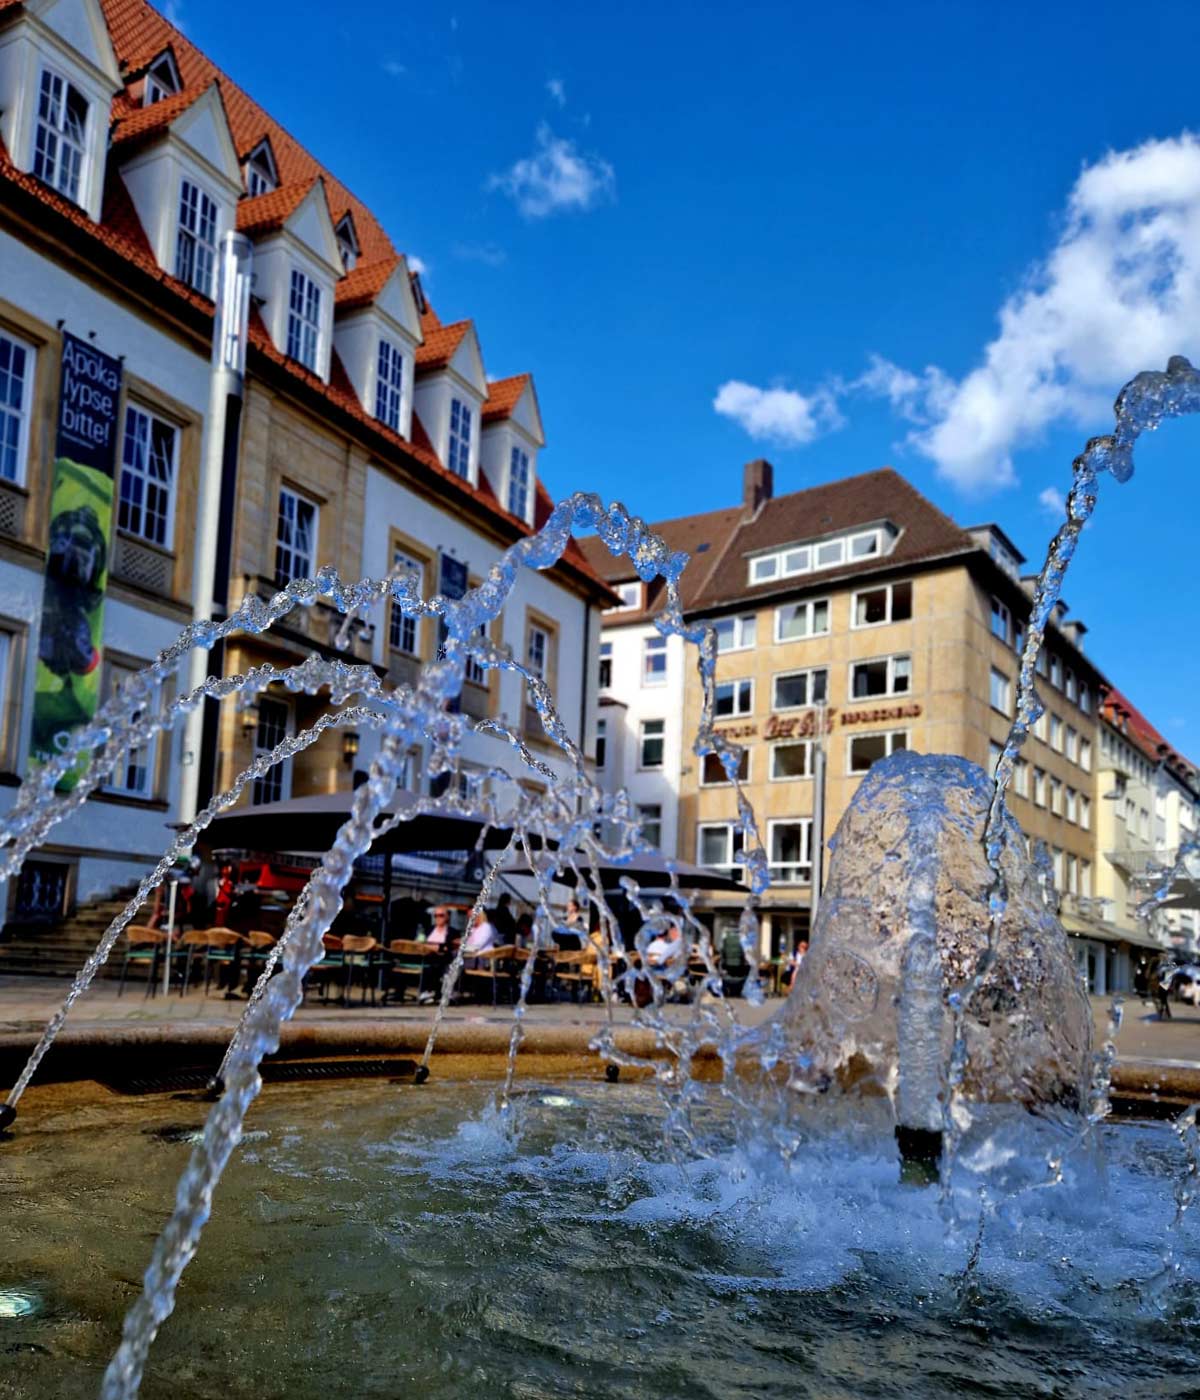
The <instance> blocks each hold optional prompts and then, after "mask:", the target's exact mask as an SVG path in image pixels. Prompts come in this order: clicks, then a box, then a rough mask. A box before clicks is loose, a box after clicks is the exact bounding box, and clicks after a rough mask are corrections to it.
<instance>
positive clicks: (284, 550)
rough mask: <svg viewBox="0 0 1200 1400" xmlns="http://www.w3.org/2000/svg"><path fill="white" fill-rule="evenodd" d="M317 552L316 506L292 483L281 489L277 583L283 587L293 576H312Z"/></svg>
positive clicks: (276, 569)
mask: <svg viewBox="0 0 1200 1400" xmlns="http://www.w3.org/2000/svg"><path fill="white" fill-rule="evenodd" d="M316 554H317V507H316V506H315V505H314V504H313V502H312V501H310V500H306V499H305V497H303V496H301V495H300V494H299V492H296V491H293V490H292V489H291V487H289V486H283V487H281V488H280V491H279V520H278V524H277V526H276V532H275V583H276V585H277V586H278V587H280V588H283V587H284V586H285V585H286V584H288V583H290V582H291V581H292V579H294V578H309V577H310V576H311V575H312V573H313V565H314V563H315V560H316Z"/></svg>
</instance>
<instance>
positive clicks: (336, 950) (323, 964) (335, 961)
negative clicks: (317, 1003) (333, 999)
mask: <svg viewBox="0 0 1200 1400" xmlns="http://www.w3.org/2000/svg"><path fill="white" fill-rule="evenodd" d="M322 941H323V942H324V944H325V952H324V953H323V954H322V956H321V961H320V962H318V963H314V964H313V965H312V967H310V968H309V970H308V973H307V975H306V976H305V978H304V985H303V987H302V989H301V998H302V1000H307V999H308V982H309V978H310V977H315V978H316V979H317V981H319V982H320V984H321V1000H322V1001H323V1002H326V1003H327V1002H328V1001H329V984H330V982H331V981H332V980H333V978H334V977H335V976H337V975H338V974H340V973H341V972H342V970H343V968H344V966H345V964H344V962H343V959H342V940H341V939H340V938H339V937H338V936H337V934H336V933H327V934H326V935H325V937H324V939H323V940H322Z"/></svg>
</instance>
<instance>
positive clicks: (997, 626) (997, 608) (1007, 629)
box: [992, 598, 1012, 646]
mask: <svg viewBox="0 0 1200 1400" xmlns="http://www.w3.org/2000/svg"><path fill="white" fill-rule="evenodd" d="M1011 635H1012V614H1011V613H1010V612H1009V611H1008V609H1007V608H1006V607H1005V606H1004V604H1003V603H1002V602H1001V601H1000V599H999V598H993V599H992V636H993V637H999V638H1000V640H1001V641H1002V642H1003V643H1004V645H1005V646H1007V645H1008V641H1009V638H1010V637H1011Z"/></svg>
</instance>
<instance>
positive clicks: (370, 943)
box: [342, 933, 383, 1006]
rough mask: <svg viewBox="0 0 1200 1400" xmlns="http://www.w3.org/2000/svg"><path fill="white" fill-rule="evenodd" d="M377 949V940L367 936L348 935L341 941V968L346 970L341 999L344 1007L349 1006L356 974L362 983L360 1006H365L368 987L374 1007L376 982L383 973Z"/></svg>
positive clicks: (381, 960)
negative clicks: (373, 975)
mask: <svg viewBox="0 0 1200 1400" xmlns="http://www.w3.org/2000/svg"><path fill="white" fill-rule="evenodd" d="M379 948H380V943H379V939H377V938H372V937H371V936H370V935H369V934H359V933H348V934H346V936H345V937H344V938H343V939H342V966H343V967H344V968H345V970H346V982H345V990H344V992H343V998H342V999H343V1001H344V1002H345V1004H346V1005H349V1004H350V1000H351V993H352V992H353V990H354V978H355V974H356V973H357V974H358V977H359V981H360V982H361V983H362V1003H361V1004H362V1005H363V1006H365V1005H366V1004H367V988H368V987H369V988H370V990H371V1005H372V1006H374V1005H375V991H376V982H377V981H378V980H379V977H380V976H381V975H382V971H383V959H382V958H380V957H379V956H378V955H377V954H378V950H379ZM372 973H374V974H375V977H374V979H372Z"/></svg>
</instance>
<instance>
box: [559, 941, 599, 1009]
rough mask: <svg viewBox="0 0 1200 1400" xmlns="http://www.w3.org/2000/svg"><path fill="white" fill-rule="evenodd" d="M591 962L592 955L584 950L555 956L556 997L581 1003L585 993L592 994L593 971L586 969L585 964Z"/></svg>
mask: <svg viewBox="0 0 1200 1400" xmlns="http://www.w3.org/2000/svg"><path fill="white" fill-rule="evenodd" d="M590 961H591V958H590V955H589V954H588V953H586V952H584V951H583V950H582V949H581V950H579V951H578V952H575V951H570V952H562V953H555V954H554V973H553V982H552V986H553V988H554V994H555V996H556V997H564V996H566V997H570V998H571V1000H572V1001H579V1000H581V999H582V997H583V995H584V993H585V991H586V992H588V993H590V992H591V987H592V974H591V970H590V969H585V967H584V964H585V963H586V962H590Z"/></svg>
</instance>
